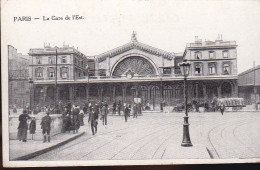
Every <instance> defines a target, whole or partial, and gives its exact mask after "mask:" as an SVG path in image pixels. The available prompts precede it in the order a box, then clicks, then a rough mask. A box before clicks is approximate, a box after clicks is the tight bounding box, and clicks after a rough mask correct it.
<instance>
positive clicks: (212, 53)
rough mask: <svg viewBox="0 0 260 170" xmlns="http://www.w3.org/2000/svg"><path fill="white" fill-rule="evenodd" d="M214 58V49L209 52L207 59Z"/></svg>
mask: <svg viewBox="0 0 260 170" xmlns="http://www.w3.org/2000/svg"><path fill="white" fill-rule="evenodd" d="M214 58H215V53H214V51H210V52H209V59H214Z"/></svg>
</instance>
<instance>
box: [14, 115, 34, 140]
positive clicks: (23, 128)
mask: <svg viewBox="0 0 260 170" xmlns="http://www.w3.org/2000/svg"><path fill="white" fill-rule="evenodd" d="M28 119H31V117H30V116H29V115H28V114H27V110H23V113H22V114H21V115H20V116H19V121H20V123H19V126H18V134H17V137H18V139H19V141H21V140H22V141H23V142H26V141H27V130H28V124H27V120H28Z"/></svg>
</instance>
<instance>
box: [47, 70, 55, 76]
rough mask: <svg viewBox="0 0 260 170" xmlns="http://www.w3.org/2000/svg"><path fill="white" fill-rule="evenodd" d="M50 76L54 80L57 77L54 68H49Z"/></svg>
mask: <svg viewBox="0 0 260 170" xmlns="http://www.w3.org/2000/svg"><path fill="white" fill-rule="evenodd" d="M48 76H49V77H50V78H54V77H55V71H54V68H48Z"/></svg>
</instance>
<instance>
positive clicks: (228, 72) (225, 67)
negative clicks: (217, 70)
mask: <svg viewBox="0 0 260 170" xmlns="http://www.w3.org/2000/svg"><path fill="white" fill-rule="evenodd" d="M223 71H224V75H229V74H230V68H229V65H228V64H224V66H223Z"/></svg>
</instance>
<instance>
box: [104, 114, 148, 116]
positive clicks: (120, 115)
mask: <svg viewBox="0 0 260 170" xmlns="http://www.w3.org/2000/svg"><path fill="white" fill-rule="evenodd" d="M108 116H125V115H124V114H121V115H118V114H115V115H113V114H108ZM130 116H134V115H133V114H130ZM137 116H143V114H138V115H137Z"/></svg>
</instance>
